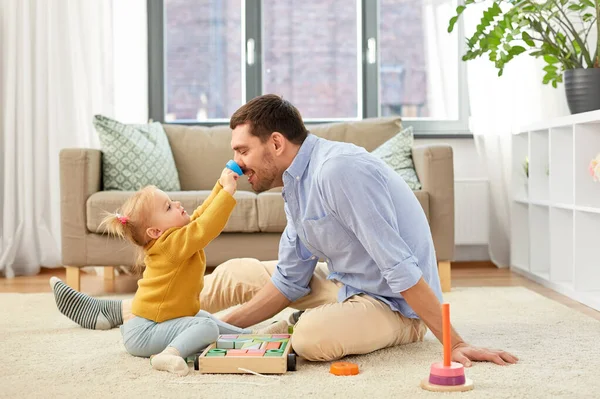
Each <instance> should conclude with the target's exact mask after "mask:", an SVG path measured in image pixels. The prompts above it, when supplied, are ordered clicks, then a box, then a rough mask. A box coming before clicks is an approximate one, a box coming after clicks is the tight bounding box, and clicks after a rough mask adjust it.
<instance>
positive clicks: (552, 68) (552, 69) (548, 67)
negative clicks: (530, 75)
mask: <svg viewBox="0 0 600 399" xmlns="http://www.w3.org/2000/svg"><path fill="white" fill-rule="evenodd" d="M543 69H544V71H546V72H556V70H557V69H558V68H557V67H555V66H554V65H546V66H545V67H544V68H543Z"/></svg>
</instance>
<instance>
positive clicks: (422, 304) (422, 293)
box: [401, 278, 518, 367]
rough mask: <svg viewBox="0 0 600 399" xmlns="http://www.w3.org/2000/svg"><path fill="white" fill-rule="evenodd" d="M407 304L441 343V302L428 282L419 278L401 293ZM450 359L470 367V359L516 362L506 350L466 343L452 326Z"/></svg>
mask: <svg viewBox="0 0 600 399" xmlns="http://www.w3.org/2000/svg"><path fill="white" fill-rule="evenodd" d="M401 294H402V296H403V297H404V299H405V300H406V302H407V303H408V305H409V306H410V307H411V308H412V309H413V310H414V311H415V313H416V314H417V315H418V316H419V317H420V318H421V320H423V321H424V322H425V324H426V325H427V327H429V329H430V330H431V332H432V333H433V335H435V336H436V337H437V339H438V340H439V341H440V342H442V343H443V332H442V304H441V303H440V301H439V300H438V298H437V297H436V296H435V294H434V293H433V291H432V290H431V287H430V286H429V284H427V283H426V282H425V280H423V278H421V279H420V280H419V281H418V282H417V284H415V285H414V286H413V287H411V288H409V289H408V290H406V291H404V292H402V293H401ZM450 335H451V340H450V342H451V343H452V360H453V361H455V362H458V363H462V364H463V366H465V367H470V366H471V362H472V361H487V362H494V363H496V364H501V365H506V364H512V363H516V362H517V360H518V359H517V358H516V357H515V356H513V355H511V354H510V353H508V352H504V351H501V350H491V349H485V348H477V347H475V346H471V345H469V344H466V343H465V342H464V341H463V339H462V338H461V337H460V336H459V335H458V333H457V332H456V331H455V330H454V328H453V327H452V326H450Z"/></svg>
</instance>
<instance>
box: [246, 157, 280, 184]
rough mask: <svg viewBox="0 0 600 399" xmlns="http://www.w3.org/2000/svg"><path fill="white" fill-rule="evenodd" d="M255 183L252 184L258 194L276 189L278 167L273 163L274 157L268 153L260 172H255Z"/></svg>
mask: <svg viewBox="0 0 600 399" xmlns="http://www.w3.org/2000/svg"><path fill="white" fill-rule="evenodd" d="M254 172H255V181H254V184H252V189H253V190H254V191H255V192H257V193H262V192H263V191H267V190H270V189H272V188H273V187H274V183H275V180H276V179H277V167H276V166H275V162H274V161H273V156H272V155H271V154H269V153H266V154H265V156H264V158H263V165H262V167H261V168H260V169H259V170H254Z"/></svg>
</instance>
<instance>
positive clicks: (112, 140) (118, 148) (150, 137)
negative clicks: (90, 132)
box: [94, 115, 180, 191]
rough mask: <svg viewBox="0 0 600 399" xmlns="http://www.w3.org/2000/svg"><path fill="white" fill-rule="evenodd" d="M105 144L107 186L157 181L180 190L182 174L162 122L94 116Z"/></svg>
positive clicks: (162, 186)
mask: <svg viewBox="0 0 600 399" xmlns="http://www.w3.org/2000/svg"><path fill="white" fill-rule="evenodd" d="M94 126H95V128H96V131H97V132H98V135H99V137H100V142H101V144H102V174H103V183H104V190H119V191H136V190H139V189H140V188H142V187H144V186H146V185H149V184H153V185H155V186H156V187H158V188H159V189H161V190H163V191H179V190H180V185H179V175H178V173H177V168H176V167H175V161H174V159H173V154H172V152H171V147H170V146H169V140H168V139H167V134H166V133H165V131H164V130H163V127H162V125H161V124H160V123H158V122H154V123H151V124H148V125H125V124H123V123H120V122H117V121H115V120H113V119H110V118H107V117H105V116H102V115H96V116H95V117H94Z"/></svg>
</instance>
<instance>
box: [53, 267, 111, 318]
mask: <svg viewBox="0 0 600 399" xmlns="http://www.w3.org/2000/svg"><path fill="white" fill-rule="evenodd" d="M50 287H52V291H54V299H55V300H56V307H57V308H58V310H60V312H61V313H62V314H64V315H65V316H67V317H68V318H69V319H71V320H73V321H74V322H75V323H77V324H79V325H80V326H81V327H83V328H88V329H90V330H109V329H111V328H114V327H117V326H119V325H121V324H123V315H122V301H120V300H114V299H96V298H92V297H90V296H89V295H85V294H83V293H81V292H77V291H75V290H74V289H73V288H71V287H69V286H68V285H66V284H65V283H63V282H62V281H61V280H60V279H59V278H58V277H52V278H51V279H50Z"/></svg>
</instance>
